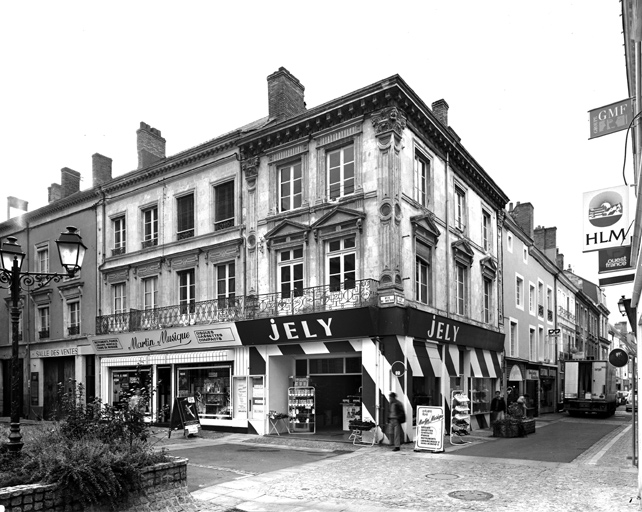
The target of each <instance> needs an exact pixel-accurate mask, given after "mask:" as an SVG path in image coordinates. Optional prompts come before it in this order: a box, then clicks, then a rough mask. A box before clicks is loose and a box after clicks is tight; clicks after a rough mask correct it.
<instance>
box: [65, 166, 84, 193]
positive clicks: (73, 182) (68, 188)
mask: <svg viewBox="0 0 642 512" xmlns="http://www.w3.org/2000/svg"><path fill="white" fill-rule="evenodd" d="M60 187H61V189H62V197H63V198H65V197H69V196H70V195H71V194H75V193H76V192H78V191H80V173H79V172H78V171H74V170H73V169H70V168H69V167H63V168H62V169H60Z"/></svg>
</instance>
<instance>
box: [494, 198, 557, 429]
mask: <svg viewBox="0 0 642 512" xmlns="http://www.w3.org/2000/svg"><path fill="white" fill-rule="evenodd" d="M505 227H506V229H505V235H504V236H505V238H504V253H503V255H504V283H505V284H504V297H505V322H506V325H505V331H506V333H507V334H506V342H505V356H506V365H505V382H506V386H507V387H506V396H507V403H511V402H513V401H515V400H517V399H518V398H519V396H520V395H524V397H525V398H526V404H527V405H526V407H527V413H528V414H529V415H532V416H539V415H540V414H542V413H547V412H555V410H556V409H557V399H558V395H559V392H558V386H559V381H558V377H559V375H558V372H559V368H558V350H557V337H556V336H555V333H556V329H558V323H557V311H556V304H557V303H556V300H557V297H556V293H555V290H556V275H557V273H558V272H559V268H558V267H557V266H556V265H555V264H554V263H553V262H552V261H551V260H550V259H549V258H548V257H547V256H546V255H545V254H544V253H543V252H542V251H541V250H540V249H539V248H538V247H537V246H536V244H535V242H534V238H533V237H534V228H533V206H532V204H531V203H522V204H520V203H517V204H516V206H515V207H514V208H512V204H511V208H510V209H509V211H508V214H507V216H506V222H505ZM560 330H561V328H560Z"/></svg>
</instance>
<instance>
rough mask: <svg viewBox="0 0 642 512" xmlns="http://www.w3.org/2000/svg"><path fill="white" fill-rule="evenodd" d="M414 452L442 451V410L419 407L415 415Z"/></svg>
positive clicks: (439, 408) (440, 408) (441, 408)
mask: <svg viewBox="0 0 642 512" xmlns="http://www.w3.org/2000/svg"><path fill="white" fill-rule="evenodd" d="M416 419H417V427H416V428H417V430H416V432H415V450H428V451H431V452H443V451H444V408H443V407H429V406H424V405H420V406H419V407H417V413H416Z"/></svg>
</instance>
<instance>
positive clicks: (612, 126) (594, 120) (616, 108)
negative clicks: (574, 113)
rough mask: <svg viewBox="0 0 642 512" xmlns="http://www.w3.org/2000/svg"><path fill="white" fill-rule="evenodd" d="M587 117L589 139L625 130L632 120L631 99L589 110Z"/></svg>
mask: <svg viewBox="0 0 642 512" xmlns="http://www.w3.org/2000/svg"><path fill="white" fill-rule="evenodd" d="M589 116H590V125H591V126H590V127H591V133H590V135H589V139H594V138H596V137H601V136H602V135H608V134H609V133H614V132H619V131H620V130H626V129H627V128H628V127H629V124H631V120H632V119H633V108H632V104H631V98H627V99H625V100H622V101H618V102H616V103H611V104H610V105H606V106H605V107H600V108H596V109H595V110H589Z"/></svg>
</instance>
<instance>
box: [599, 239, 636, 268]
mask: <svg viewBox="0 0 642 512" xmlns="http://www.w3.org/2000/svg"><path fill="white" fill-rule="evenodd" d="M632 268H633V267H632V265H631V246H630V245H622V246H620V247H611V248H610V249H600V252H599V268H598V273H599V274H605V273H607V272H617V271H618V270H631V269H632Z"/></svg>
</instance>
